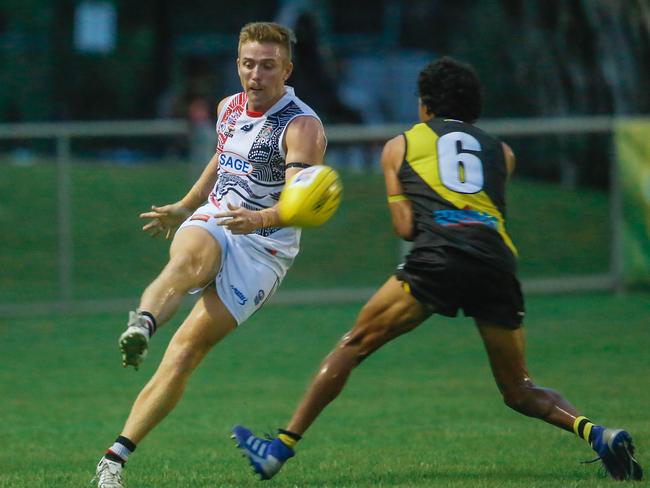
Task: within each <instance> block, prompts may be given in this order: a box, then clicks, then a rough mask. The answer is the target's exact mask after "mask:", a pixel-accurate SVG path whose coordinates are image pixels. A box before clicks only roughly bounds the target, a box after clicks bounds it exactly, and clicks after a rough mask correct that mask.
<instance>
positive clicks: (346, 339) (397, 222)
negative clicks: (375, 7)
mask: <svg viewBox="0 0 650 488" xmlns="http://www.w3.org/2000/svg"><path fill="white" fill-rule="evenodd" d="M418 92H419V103H418V112H419V119H420V123H418V124H415V125H414V126H413V127H412V128H411V129H409V130H408V131H406V132H404V133H403V134H400V135H398V136H396V137H394V138H393V139H391V140H390V141H388V142H387V143H386V145H385V146H384V150H383V153H382V156H381V166H382V169H383V171H384V176H385V182H386V191H387V196H388V206H389V208H390V213H391V217H392V223H393V228H394V230H395V233H396V234H397V235H398V236H399V237H401V238H403V239H406V240H409V241H413V248H412V250H411V252H410V253H409V254H408V256H407V257H406V261H405V263H404V264H402V265H400V266H399V267H398V268H397V270H396V271H395V274H394V276H392V277H391V278H389V279H388V281H387V282H386V283H385V284H384V285H383V286H382V287H381V288H380V289H379V290H378V291H377V292H376V293H375V295H374V296H373V297H372V298H370V300H369V301H368V302H367V303H366V305H365V306H364V307H363V308H362V310H361V312H360V313H359V315H358V317H357V320H356V322H355V324H354V326H353V328H352V330H351V331H349V332H348V333H346V334H345V335H344V336H343V338H342V339H341V340H340V341H339V343H338V344H337V345H336V346H335V347H334V349H333V350H332V351H331V352H330V354H329V355H328V356H327V357H326V358H325V359H324V360H323V362H322V363H321V365H320V368H319V369H318V372H317V373H316V376H315V377H314V379H313V380H312V383H311V385H310V386H309V387H308V389H307V392H306V394H305V396H304V397H303V399H302V401H301V403H300V404H299V405H298V408H297V409H296V410H295V412H294V414H293V417H292V418H291V420H290V421H289V423H288V425H287V426H286V427H285V428H284V429H279V433H278V435H277V437H275V438H273V439H264V438H259V437H257V436H255V435H254V434H253V433H252V432H251V431H250V430H249V429H247V428H246V427H243V426H237V427H235V428H234V429H233V437H234V438H235V440H236V442H237V447H239V448H240V449H241V450H243V451H244V453H245V454H246V456H247V458H248V461H249V462H250V464H251V465H252V467H253V469H254V470H255V472H256V473H258V474H259V475H260V476H261V478H262V479H270V478H272V477H273V476H274V475H275V474H277V473H278V472H279V470H280V469H281V468H282V466H283V464H284V462H285V461H287V460H288V459H290V458H291V457H293V456H294V449H295V446H296V444H297V443H298V441H299V440H300V439H301V438H302V436H303V435H304V433H305V432H306V431H307V429H308V428H309V427H310V426H311V425H312V423H313V422H314V421H315V420H316V418H317V417H318V416H319V415H320V413H321V412H322V411H323V410H324V408H325V407H326V406H327V405H328V404H329V403H330V402H331V401H333V400H334V399H335V398H337V397H338V395H339V394H340V393H341V391H342V390H343V388H344V386H345V384H346V382H347V380H348V377H349V376H350V374H351V372H352V370H353V369H354V368H355V367H357V366H358V365H359V364H360V363H361V362H362V361H363V360H364V359H366V358H367V357H368V356H370V355H371V354H372V353H373V352H375V351H376V350H378V349H379V348H381V347H382V346H383V345H385V344H386V343H388V342H390V341H391V340H393V339H395V338H397V337H398V336H400V335H402V334H405V333H407V332H410V331H411V330H413V329H415V328H416V327H417V326H419V325H420V324H421V323H422V322H424V321H425V320H426V319H427V318H429V317H430V316H431V315H433V314H436V313H437V314H440V315H445V316H449V317H455V316H456V315H457V313H458V311H459V310H461V309H462V310H463V312H464V314H465V315H466V316H469V317H473V318H474V321H475V324H476V326H477V328H478V331H479V334H480V336H481V338H482V340H483V344H484V346H485V349H486V352H487V355H488V359H489V362H490V366H491V368H492V373H493V375H494V379H495V380H496V383H497V386H498V388H499V390H500V392H501V394H502V396H503V400H504V402H505V404H506V405H507V406H508V407H510V408H512V409H514V410H515V411H517V412H519V413H521V414H523V415H526V416H529V417H534V418H538V419H541V420H543V421H545V422H548V423H549V424H551V425H553V426H555V427H559V428H560V429H564V430H566V431H568V432H574V433H575V434H576V435H577V436H578V437H580V438H582V439H584V440H585V441H586V442H588V443H589V445H590V446H591V447H592V448H593V450H594V451H596V453H597V455H598V458H599V459H600V460H601V461H602V463H603V466H604V468H605V469H606V471H607V472H608V473H609V474H610V475H611V476H612V478H614V479H616V480H640V479H642V476H643V473H642V469H641V466H640V465H639V464H638V463H637V461H636V460H635V459H634V445H633V443H632V438H631V436H630V434H629V433H628V432H626V431H625V430H622V429H610V428H605V427H603V426H601V425H598V424H594V423H593V422H591V420H589V419H588V418H586V417H585V416H583V415H582V414H581V413H580V412H579V411H578V410H577V409H576V408H575V407H574V406H573V405H571V404H570V403H569V402H568V401H567V400H566V399H564V398H563V397H562V395H561V394H560V393H558V392H557V391H555V390H551V389H549V388H544V387H541V386H538V385H536V384H535V383H533V381H532V379H531V377H530V374H529V372H528V368H527V366H526V358H525V352H524V345H525V338H524V329H523V327H522V323H523V318H524V302H523V296H522V293H521V287H520V284H519V281H518V279H517V275H516V266H517V264H516V256H517V252H516V249H515V246H514V245H513V243H512V241H511V239H510V237H509V235H508V233H507V231H506V226H505V216H506V201H505V187H506V183H507V181H508V179H509V176H510V175H511V174H512V172H513V170H514V167H515V156H514V153H513V151H512V150H511V149H510V147H509V146H508V145H506V144H505V143H503V142H501V141H499V140H498V139H496V138H494V137H492V136H490V135H489V134H487V133H485V132H483V131H482V130H480V129H479V128H477V127H476V126H474V125H473V124H474V122H475V121H476V120H477V119H478V118H479V116H480V115H481V111H482V103H483V101H482V94H481V85H480V83H479V80H478V77H477V75H476V73H475V71H474V69H473V68H472V67H471V66H469V65H466V64H463V63H460V62H458V61H456V60H454V59H452V58H449V57H444V58H441V59H439V60H437V61H435V62H433V63H430V64H429V65H428V66H426V67H425V68H424V69H423V70H422V71H421V72H420V74H419V77H418ZM425 455H427V456H428V455H429V454H425Z"/></svg>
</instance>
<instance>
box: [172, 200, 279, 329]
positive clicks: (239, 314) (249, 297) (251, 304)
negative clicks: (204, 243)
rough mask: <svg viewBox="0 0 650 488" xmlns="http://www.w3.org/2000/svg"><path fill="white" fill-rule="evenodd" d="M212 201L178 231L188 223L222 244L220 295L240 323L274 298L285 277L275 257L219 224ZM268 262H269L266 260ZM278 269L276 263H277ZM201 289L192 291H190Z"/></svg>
mask: <svg viewBox="0 0 650 488" xmlns="http://www.w3.org/2000/svg"><path fill="white" fill-rule="evenodd" d="M217 211H218V210H217V209H216V208H215V207H214V205H212V204H207V205H204V206H202V207H200V208H199V209H197V211H196V212H194V214H192V215H191V216H190V217H189V218H188V219H187V220H186V221H185V222H183V224H182V225H181V226H180V227H179V228H178V231H177V232H180V231H181V229H184V228H185V227H189V226H196V227H201V228H202V229H205V230H207V231H208V232H209V233H210V234H211V235H212V237H214V238H215V240H216V241H217V242H219V245H220V246H221V267H220V269H219V273H218V274H217V277H216V279H215V284H216V287H217V294H218V295H219V298H220V299H221V301H222V302H223V304H224V305H225V306H226V308H227V309H228V311H229V312H230V313H231V315H232V316H233V317H234V318H235V320H236V321H237V324H238V325H239V324H241V323H242V322H244V321H245V320H246V319H247V318H249V317H250V316H251V315H253V314H254V313H255V312H257V310H259V309H260V308H261V307H262V305H263V304H264V302H266V300H268V299H269V298H271V296H273V294H274V293H275V291H276V290H277V288H278V286H279V285H280V283H281V282H282V279H283V278H284V274H282V275H281V276H279V275H278V273H277V272H276V271H274V267H273V265H272V260H273V259H275V258H274V256H272V255H270V254H269V255H268V257H267V256H265V255H264V254H263V253H260V252H258V251H257V250H256V249H254V248H252V247H250V246H249V245H246V244H247V242H246V236H245V235H233V234H232V233H231V232H230V231H229V230H227V229H226V228H225V227H223V226H220V225H217V220H218V219H215V218H214V217H213V215H214V214H215V213H216V212H217ZM265 261H268V262H265ZM275 268H277V266H275ZM198 291H200V289H198V290H193V291H192V292H190V293H196V292H198Z"/></svg>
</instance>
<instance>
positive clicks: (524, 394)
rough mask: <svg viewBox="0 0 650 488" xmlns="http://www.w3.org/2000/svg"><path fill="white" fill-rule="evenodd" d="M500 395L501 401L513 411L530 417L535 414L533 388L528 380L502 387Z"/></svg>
mask: <svg viewBox="0 0 650 488" xmlns="http://www.w3.org/2000/svg"><path fill="white" fill-rule="evenodd" d="M502 395H503V402H504V403H505V404H506V405H507V406H508V407H510V408H511V409H513V410H514V411H516V412H519V413H521V414H523V415H527V416H531V417H536V416H537V415H536V413H537V411H536V410H537V409H536V408H535V403H536V395H535V388H534V385H533V384H532V383H530V382H529V381H525V382H521V383H518V384H516V385H514V386H511V387H508V388H504V389H502Z"/></svg>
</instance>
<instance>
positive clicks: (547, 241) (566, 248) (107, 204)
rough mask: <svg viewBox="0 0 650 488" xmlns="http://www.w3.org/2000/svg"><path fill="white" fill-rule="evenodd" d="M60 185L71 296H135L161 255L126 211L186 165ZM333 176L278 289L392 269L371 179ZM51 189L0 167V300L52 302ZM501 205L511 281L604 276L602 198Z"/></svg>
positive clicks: (134, 212)
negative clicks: (69, 247)
mask: <svg viewBox="0 0 650 488" xmlns="http://www.w3.org/2000/svg"><path fill="white" fill-rule="evenodd" d="M72 177H73V191H72V204H73V209H74V210H73V240H74V249H73V264H74V285H75V286H74V290H73V294H74V297H75V298H79V299H91V298H102V297H107V298H124V297H134V296H138V295H139V294H140V293H141V291H142V289H143V288H144V286H146V285H147V284H148V283H149V281H151V279H152V278H153V277H154V276H155V275H156V274H157V273H158V272H159V270H160V268H161V267H162V264H163V263H164V261H165V259H166V255H167V251H168V243H166V242H164V241H162V240H152V239H151V238H150V237H148V236H146V235H145V234H143V233H142V232H140V227H141V226H142V222H141V221H140V219H139V218H138V215H139V213H140V212H142V211H144V210H146V209H148V208H149V206H150V205H151V204H154V203H155V204H164V203H168V202H171V201H174V200H176V199H178V198H180V197H181V196H182V195H183V194H184V192H185V191H186V190H187V188H188V187H189V170H188V168H187V166H186V165H180V164H177V165H173V164H167V165H141V166H135V167H125V166H116V165H106V164H101V163H94V164H88V163H85V164H82V163H77V164H74V165H73V172H72ZM343 180H344V187H345V194H344V199H343V204H342V206H341V208H340V210H339V211H338V213H337V215H335V217H334V218H333V219H332V220H331V221H330V222H328V223H327V224H325V225H324V226H323V227H322V228H319V229H308V230H305V231H304V233H303V236H304V237H303V241H302V251H301V254H300V255H299V257H298V258H297V260H296V264H295V266H294V267H293V269H292V270H291V272H290V273H289V275H288V276H287V279H286V281H285V283H284V285H283V288H284V289H287V290H288V289H305V288H317V287H318V288H322V287H354V286H375V285H376V284H378V283H381V282H383V281H384V279H385V278H386V276H387V275H389V274H390V273H391V272H392V270H393V269H394V267H395V265H396V264H397V263H398V259H399V258H398V249H399V241H398V239H397V238H395V237H394V236H393V235H392V230H391V225H390V220H389V215H388V210H387V208H386V203H385V196H384V187H383V179H382V177H381V175H378V174H370V175H362V174H352V173H345V172H344V173H343ZM55 188H56V172H55V168H54V166H53V165H51V164H49V165H48V164H36V165H33V166H30V167H17V166H12V165H10V164H6V163H5V164H0V195H3V199H2V200H1V201H0V224H1V225H2V228H3V240H2V253H0V269H2V273H0V303H12V302H29V301H33V300H38V301H47V300H54V299H56V298H57V295H58V282H57V227H56V226H57V210H56V190H55ZM509 201H510V205H509V220H508V223H509V229H510V233H511V235H512V237H513V239H514V240H515V243H516V244H517V246H518V248H519V251H520V256H521V260H520V268H521V274H522V276H523V277H527V276H532V277H542V276H558V275H565V274H574V273H597V272H603V271H606V270H607V267H608V262H609V258H608V252H609V250H608V246H609V237H608V236H609V229H608V210H607V196H606V194H605V193H603V192H598V191H593V190H586V189H581V190H580V191H569V190H565V189H562V188H561V187H559V186H558V185H552V184H547V183H539V182H530V181H517V180H515V181H514V182H513V185H512V188H511V189H510V194H509ZM323 269H326V270H327V273H323V272H321V271H322V270H323Z"/></svg>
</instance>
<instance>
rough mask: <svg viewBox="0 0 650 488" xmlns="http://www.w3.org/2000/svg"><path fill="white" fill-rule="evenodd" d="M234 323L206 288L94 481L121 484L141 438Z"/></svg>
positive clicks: (104, 486) (109, 487)
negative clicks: (123, 471) (123, 472)
mask: <svg viewBox="0 0 650 488" xmlns="http://www.w3.org/2000/svg"><path fill="white" fill-rule="evenodd" d="M236 326H237V322H236V320H235V319H234V318H233V317H232V315H231V314H230V312H228V310H227V309H226V307H225V306H224V305H223V303H222V301H221V299H220V298H219V296H218V295H217V293H216V291H215V290H214V289H212V288H208V289H206V290H205V291H204V292H203V295H202V296H201V298H200V299H199V300H198V301H197V303H196V304H195V305H194V308H193V309H192V311H191V312H190V314H189V315H188V317H187V318H186V319H185V321H184V322H183V324H182V325H181V326H180V327H179V329H178V330H177V331H176V333H175V334H174V337H173V338H172V340H171V341H170V343H169V346H168V347H167V350H166V351H165V355H164V357H163V359H162V361H161V363H160V366H159V367H158V369H157V371H156V373H155V374H154V375H153V377H152V378H151V379H150V380H149V382H148V383H147V385H146V386H145V387H144V388H143V389H142V391H141V392H140V394H139V395H138V397H137V398H136V400H135V402H134V404H133V407H132V408H131V413H130V414H129V417H128V419H127V421H126V423H125V425H124V428H123V429H122V432H121V434H120V435H119V436H118V437H117V439H116V440H115V442H114V443H113V445H111V446H110V447H109V448H108V450H107V452H106V454H105V455H104V457H103V458H102V459H101V460H100V462H99V464H98V465H97V470H96V476H95V478H94V481H95V482H96V483H97V486H98V487H99V488H122V486H123V485H122V469H123V467H124V465H125V464H126V463H127V461H128V459H129V456H130V455H131V454H132V453H133V451H135V449H136V446H137V444H138V443H140V441H142V439H144V437H145V436H146V435H147V434H148V433H149V432H150V431H151V430H152V429H153V428H154V427H155V426H156V425H158V424H159V423H160V422H161V421H162V420H163V419H164V418H165V417H166V416H167V414H169V412H171V411H172V409H173V408H174V407H175V406H176V404H177V403H178V401H179V400H180V399H181V396H182V395H183V392H184V390H185V385H186V384H187V381H188V379H189V377H190V375H191V374H192V372H193V371H194V369H195V368H196V367H197V366H198V365H199V363H200V362H201V361H202V360H203V358H204V357H205V355H206V354H207V353H208V352H209V351H210V350H211V349H212V347H213V346H214V345H215V344H216V343H218V342H219V341H220V340H221V339H223V338H224V337H225V336H226V335H228V334H229V333H230V332H231V331H233V330H234V329H235V328H236Z"/></svg>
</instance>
